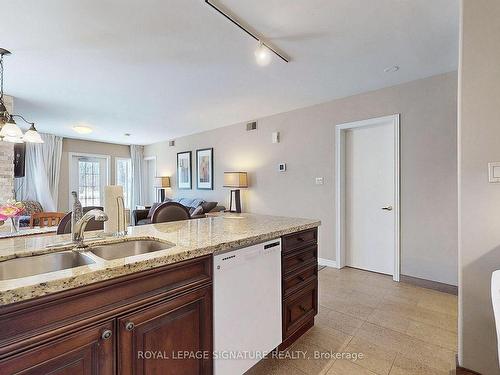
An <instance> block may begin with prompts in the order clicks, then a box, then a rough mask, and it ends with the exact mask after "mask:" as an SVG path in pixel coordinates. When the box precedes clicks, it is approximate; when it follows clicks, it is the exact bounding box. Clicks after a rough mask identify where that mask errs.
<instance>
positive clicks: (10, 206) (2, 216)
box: [0, 199, 24, 229]
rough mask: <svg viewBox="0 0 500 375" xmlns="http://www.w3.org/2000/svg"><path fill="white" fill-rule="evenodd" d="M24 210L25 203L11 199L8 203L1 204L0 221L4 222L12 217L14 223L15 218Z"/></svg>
mask: <svg viewBox="0 0 500 375" xmlns="http://www.w3.org/2000/svg"><path fill="white" fill-rule="evenodd" d="M23 212H24V205H23V204H22V203H21V202H17V201H16V200H14V199H10V200H8V201H7V203H5V204H2V205H0V223H1V224H3V223H4V222H5V221H6V220H7V219H11V221H12V225H14V221H13V218H15V217H17V216H20V215H21V214H22V213H23ZM1 224H0V225H1ZM16 229H17V228H16Z"/></svg>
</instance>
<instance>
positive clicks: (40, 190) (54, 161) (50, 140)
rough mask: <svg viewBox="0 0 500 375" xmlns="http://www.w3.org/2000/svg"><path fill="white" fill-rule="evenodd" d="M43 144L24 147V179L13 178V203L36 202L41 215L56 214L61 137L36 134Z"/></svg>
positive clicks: (31, 144)
mask: <svg viewBox="0 0 500 375" xmlns="http://www.w3.org/2000/svg"><path fill="white" fill-rule="evenodd" d="M40 135H41V136H42V139H43V141H44V143H40V144H37V143H26V157H25V171H26V175H25V177H22V178H16V181H15V184H16V199H17V200H33V201H37V202H40V204H41V205H42V208H43V210H44V211H46V212H48V211H57V202H58V198H59V175H60V171H61V156H62V137H57V136H55V135H52V134H43V133H41V134H40Z"/></svg>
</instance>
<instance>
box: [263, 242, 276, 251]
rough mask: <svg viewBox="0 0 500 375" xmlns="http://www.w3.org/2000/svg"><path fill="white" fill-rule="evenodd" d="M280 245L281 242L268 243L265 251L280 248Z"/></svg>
mask: <svg viewBox="0 0 500 375" xmlns="http://www.w3.org/2000/svg"><path fill="white" fill-rule="evenodd" d="M279 245H280V242H279V241H276V242H273V243H268V244H267V245H264V250H267V249H270V248H272V247H276V246H279Z"/></svg>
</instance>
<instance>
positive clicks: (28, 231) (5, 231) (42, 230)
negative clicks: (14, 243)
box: [0, 224, 57, 239]
mask: <svg viewBox="0 0 500 375" xmlns="http://www.w3.org/2000/svg"><path fill="white" fill-rule="evenodd" d="M56 232H57V226H52V227H34V228H29V227H28V228H20V229H19V230H18V231H17V232H11V231H10V226H6V225H5V224H4V225H3V226H1V227H0V239H1V238H11V237H23V236H35V235H40V234H47V233H56Z"/></svg>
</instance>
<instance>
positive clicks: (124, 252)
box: [0, 240, 174, 280]
mask: <svg viewBox="0 0 500 375" xmlns="http://www.w3.org/2000/svg"><path fill="white" fill-rule="evenodd" d="M172 246H174V244H171V243H168V242H162V241H156V240H129V241H124V242H118V243H110V244H99V245H96V246H92V247H89V248H86V249H84V250H83V251H74V250H66V251H60V252H55V253H50V254H43V255H33V256H28V257H22V258H15V259H9V260H5V261H3V262H0V280H10V279H17V278H21V277H27V276H34V275H40V274H43V273H48V272H54V271H60V270H65V269H70V268H75V267H79V266H85V265H89V264H95V263H97V262H99V261H103V260H113V259H119V258H125V257H129V256H133V255H139V254H146V253H151V252H154V251H159V250H166V249H169V248H171V247H172Z"/></svg>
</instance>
